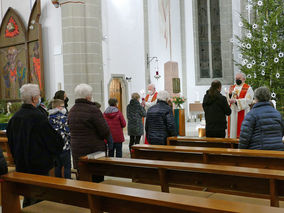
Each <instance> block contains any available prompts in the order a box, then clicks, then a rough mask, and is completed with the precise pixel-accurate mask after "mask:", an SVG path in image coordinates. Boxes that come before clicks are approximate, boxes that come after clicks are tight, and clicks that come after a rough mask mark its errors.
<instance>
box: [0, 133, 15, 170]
mask: <svg viewBox="0 0 284 213" xmlns="http://www.w3.org/2000/svg"><path fill="white" fill-rule="evenodd" d="M0 146H1V149H2V151H3V152H4V156H5V157H6V161H7V164H8V165H9V166H13V165H14V159H13V156H12V153H11V150H10V147H9V144H8V138H7V137H0Z"/></svg>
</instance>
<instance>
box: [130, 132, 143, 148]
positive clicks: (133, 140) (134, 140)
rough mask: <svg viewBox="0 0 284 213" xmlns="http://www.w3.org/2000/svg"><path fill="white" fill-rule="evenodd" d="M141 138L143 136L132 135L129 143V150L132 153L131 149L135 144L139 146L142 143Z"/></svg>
mask: <svg viewBox="0 0 284 213" xmlns="http://www.w3.org/2000/svg"><path fill="white" fill-rule="evenodd" d="M140 138H141V136H140V135H139V136H133V135H130V141H129V150H130V151H131V147H132V146H133V145H134V144H139V143H140Z"/></svg>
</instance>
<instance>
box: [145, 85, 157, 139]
mask: <svg viewBox="0 0 284 213" xmlns="http://www.w3.org/2000/svg"><path fill="white" fill-rule="evenodd" d="M147 89H148V92H147V95H146V97H145V99H142V106H144V107H145V110H146V112H147V111H148V109H149V108H150V107H151V106H154V105H155V104H156V103H157V95H158V92H157V91H156V87H155V85H154V84H149V85H148V87H147ZM145 122H146V121H145V119H143V123H144V126H145ZM143 140H144V141H145V144H148V141H147V138H146V137H145V134H144V136H143Z"/></svg>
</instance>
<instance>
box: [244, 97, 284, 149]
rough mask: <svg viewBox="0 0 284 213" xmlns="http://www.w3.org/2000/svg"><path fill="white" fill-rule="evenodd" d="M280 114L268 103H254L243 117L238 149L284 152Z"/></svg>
mask: <svg viewBox="0 0 284 213" xmlns="http://www.w3.org/2000/svg"><path fill="white" fill-rule="evenodd" d="M282 136H283V121H282V117H281V114H280V113H279V112H278V111H277V110H276V109H274V108H273V107H272V106H271V105H270V103H269V102H259V103H256V104H255V105H254V106H253V108H252V110H251V111H249V113H248V114H247V115H246V116H245V118H244V120H243V123H242V127H241V134H240V143H239V148H240V149H264V150H284V145H283V143H282Z"/></svg>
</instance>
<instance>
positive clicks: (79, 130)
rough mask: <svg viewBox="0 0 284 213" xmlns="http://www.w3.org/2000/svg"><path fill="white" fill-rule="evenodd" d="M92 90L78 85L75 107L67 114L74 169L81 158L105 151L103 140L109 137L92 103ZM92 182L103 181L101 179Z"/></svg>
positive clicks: (107, 130) (102, 118)
mask: <svg viewBox="0 0 284 213" xmlns="http://www.w3.org/2000/svg"><path fill="white" fill-rule="evenodd" d="M92 93H93V88H92V87H91V86H90V85H88V84H79V85H77V86H76V88H75V97H76V100H75V105H74V106H73V107H72V108H71V110H70V111H69V114H68V123H69V128H70V133H71V150H72V156H73V163H74V168H76V169H77V168H78V166H77V164H78V161H79V158H80V157H81V156H85V155H88V154H90V153H94V152H98V151H106V144H105V142H104V139H107V138H108V137H109V135H110V130H109V127H108V125H107V123H106V121H105V119H104V117H103V114H102V112H101V111H100V110H99V109H98V108H97V107H96V105H95V103H94V102H92V101H91V100H92ZM93 181H95V182H100V181H103V177H98V178H97V179H96V178H94V179H93Z"/></svg>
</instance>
